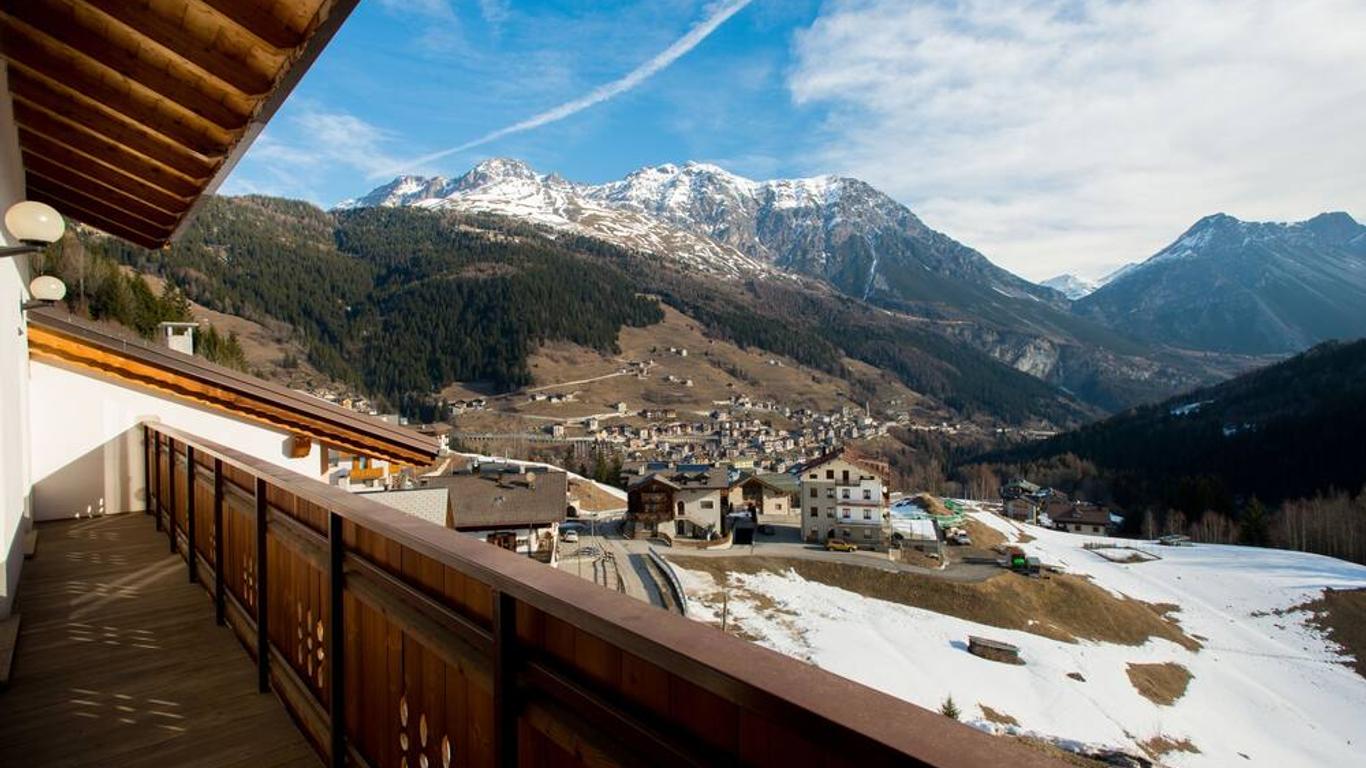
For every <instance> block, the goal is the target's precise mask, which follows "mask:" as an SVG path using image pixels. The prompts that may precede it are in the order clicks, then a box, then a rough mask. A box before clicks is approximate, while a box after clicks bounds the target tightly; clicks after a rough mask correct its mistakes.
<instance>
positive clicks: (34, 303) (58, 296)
mask: <svg viewBox="0 0 1366 768" xmlns="http://www.w3.org/2000/svg"><path fill="white" fill-rule="evenodd" d="M28 294H29V295H30V296H32V297H33V298H32V299H30V300H29V301H26V302H24V303H23V304H21V305H19V306H20V308H21V309H23V310H25V311H28V310H30V309H37V308H38V307H49V306H52V305H53V304H56V303H57V302H59V301H61V300H62V299H64V298H66V283H64V282H62V281H61V280H58V279H57V278H55V277H53V276H52V275H39V276H38V277H35V278H33V282H31V283H29V284H28Z"/></svg>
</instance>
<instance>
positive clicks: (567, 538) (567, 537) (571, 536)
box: [560, 529, 579, 544]
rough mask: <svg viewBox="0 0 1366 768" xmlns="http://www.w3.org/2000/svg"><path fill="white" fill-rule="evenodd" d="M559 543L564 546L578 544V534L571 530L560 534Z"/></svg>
mask: <svg viewBox="0 0 1366 768" xmlns="http://www.w3.org/2000/svg"><path fill="white" fill-rule="evenodd" d="M560 541H563V542H564V543H566V544H577V543H578V542H579V532H578V531H576V530H573V529H570V530H568V531H565V532H563V533H561V534H560Z"/></svg>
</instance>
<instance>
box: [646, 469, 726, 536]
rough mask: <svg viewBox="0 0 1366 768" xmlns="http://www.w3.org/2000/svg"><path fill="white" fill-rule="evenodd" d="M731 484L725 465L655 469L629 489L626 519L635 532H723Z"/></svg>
mask: <svg viewBox="0 0 1366 768" xmlns="http://www.w3.org/2000/svg"><path fill="white" fill-rule="evenodd" d="M731 485H732V482H731V470H729V469H727V468H725V467H706V466H702V467H698V466H687V465H679V466H678V467H677V468H676V469H675V470H674V471H673V472H669V473H664V472H655V473H653V474H650V475H648V476H646V477H643V478H641V479H640V480H637V481H636V482H635V483H634V484H632V485H631V487H630V488H629V489H628V491H627V511H626V519H627V520H628V521H630V522H631V523H632V524H633V525H634V526H635V528H636V531H637V532H638V533H645V532H649V533H657V532H659V531H660V530H663V531H664V532H666V533H668V534H670V535H672V536H682V537H686V538H701V539H707V538H714V537H715V536H720V535H724V533H725V522H724V521H725V519H726V515H727V514H728V513H729V512H730V489H731Z"/></svg>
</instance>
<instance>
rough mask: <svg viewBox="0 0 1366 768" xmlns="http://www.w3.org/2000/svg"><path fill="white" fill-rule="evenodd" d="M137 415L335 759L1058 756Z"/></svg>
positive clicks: (239, 620)
mask: <svg viewBox="0 0 1366 768" xmlns="http://www.w3.org/2000/svg"><path fill="white" fill-rule="evenodd" d="M144 430H145V433H146V437H147V440H146V443H145V446H146V447H145V450H146V454H147V463H146V472H147V477H146V480H147V485H146V487H147V496H148V498H147V509H148V510H149V512H150V513H152V514H154V515H155V517H156V524H157V526H158V528H159V529H163V530H165V532H166V534H167V541H168V546H169V547H170V549H171V550H172V551H174V552H177V553H179V554H181V556H182V557H185V558H186V561H187V566H188V567H187V571H188V574H189V578H190V580H191V581H198V582H202V583H203V584H204V585H205V588H206V590H207V591H208V592H209V593H210V594H211V595H212V596H213V599H214V602H215V607H216V615H217V620H218V621H219V623H220V624H224V625H226V626H228V627H230V628H231V629H232V631H234V632H235V633H236V635H237V636H238V638H239V639H241V641H242V643H243V645H244V646H245V647H246V649H247V650H248V652H249V653H250V654H251V656H252V657H253V658H254V659H255V660H256V662H257V667H258V670H259V675H258V681H259V687H260V690H261V691H262V692H267V691H271V690H273V691H274V692H275V693H276V694H277V695H278V696H279V697H280V699H281V700H282V701H283V702H284V703H285V705H286V707H287V708H288V709H289V711H290V712H291V714H292V715H293V716H294V718H295V720H296V721H297V723H298V724H299V726H300V728H301V729H302V730H303V732H304V733H305V734H306V735H307V736H308V738H309V739H310V740H311V742H312V743H313V744H314V746H315V747H316V748H317V750H318V752H319V754H320V755H322V756H323V757H324V758H325V759H327V760H329V761H330V763H331V764H332V765H337V766H340V765H345V764H348V763H349V764H351V765H356V766H376V767H378V766H400V767H412V768H418V767H419V766H420V767H421V768H437V767H438V766H439V767H440V768H448V767H449V766H484V765H498V766H512V765H521V766H561V765H564V766H569V765H575V766H580V765H581V766H588V765H593V766H610V765H649V766H671V765H754V766H782V767H783V768H791V766H794V765H828V766H843V765H848V766H855V765H858V766H880V765H912V766H914V765H936V766H974V765H984V764H990V763H998V764H1006V763H1009V764H1011V765H1014V766H1030V765H1055V763H1053V762H1052V761H1051V760H1049V759H1048V758H1046V757H1045V756H1043V755H1042V754H1041V753H1039V752H1037V751H1034V750H1030V749H1026V748H1023V747H1020V746H1019V745H1017V744H1015V743H1013V742H1010V741H1006V740H1001V739H997V738H994V737H991V736H988V735H986V734H982V733H979V732H977V731H975V730H972V729H970V728H968V727H966V726H963V725H960V724H958V723H956V722H952V721H950V720H948V719H947V718H943V717H941V716H939V715H938V714H935V713H931V712H929V711H927V710H924V709H921V708H919V707H915V706H913V705H911V704H908V703H906V702H903V701H900V700H898V699H894V698H891V697H889V696H886V695H884V694H881V693H878V692H876V691H874V690H872V689H869V688H865V687H863V686H860V685H858V684H856V683H853V682H851V681H848V680H845V679H843V678H839V677H836V676H834V675H830V674H828V673H826V672H823V671H821V670H820V669H817V668H815V667H813V666H811V665H808V664H804V663H802V662H799V661H796V660H793V659H789V658H787V657H784V656H782V655H780V654H777V653H774V652H772V651H769V650H767V649H764V648H761V647H758V646H756V645H753V644H750V643H747V642H745V641H742V640H739V639H737V638H734V637H731V636H729V635H726V634H724V633H722V632H720V631H718V630H716V629H715V628H712V627H708V626H705V625H702V624H698V623H695V622H692V621H689V620H688V619H685V618H683V617H681V616H677V615H674V614H670V613H667V612H664V611H661V610H659V609H657V608H654V607H651V606H649V605H646V604H644V603H640V602H637V601H635V600H632V599H631V598H629V597H627V596H625V595H621V594H617V593H613V592H610V591H607V590H604V589H601V588H600V587H597V586H596V585H594V584H591V583H588V582H586V581H583V580H581V579H578V578H575V577H574V576H572V575H569V574H564V573H560V572H558V571H556V570H554V569H552V568H550V567H548V566H546V565H543V564H540V563H536V562H531V561H528V560H527V559H526V558H521V557H517V556H515V555H513V554H512V553H509V552H506V551H504V550H502V549H500V548H498V547H492V546H489V545H487V544H484V543H482V542H478V541H475V540H473V539H470V538H468V537H465V536H462V535H460V534H457V533H455V532H454V531H450V530H447V529H444V528H441V527H439V526H435V525H432V524H431V523H429V522H426V521H423V520H418V519H416V518H413V517H410V516H408V515H405V514H403V513H401V512H398V511H396V510H392V509H390V508H388V507H385V506H382V505H380V504H378V503H375V502H372V501H370V500H368V499H365V498H364V497H363V496H358V495H354V494H350V493H347V492H345V491H341V490H339V489H336V488H333V487H331V486H328V485H326V484H323V483H320V482H317V481H315V480H312V479H309V478H305V477H303V476H300V475H297V474H295V473H292V472H290V471H288V470H285V469H283V468H281V467H278V466H276V465H274V464H271V463H270V462H267V461H264V460H262V459H259V458H256V457H253V456H248V455H245V454H242V453H239V452H237V451H234V450H232V449H230V448H227V447H225V446H222V445H218V444H216V443H214V442H212V441H209V440H205V439H202V438H199V437H196V436H194V435H190V434H186V433H183V432H180V431H178V430H175V429H172V428H169V427H165V426H162V425H156V424H148V425H146V426H144ZM189 553H193V554H192V555H191V554H189Z"/></svg>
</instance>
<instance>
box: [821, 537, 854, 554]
mask: <svg viewBox="0 0 1366 768" xmlns="http://www.w3.org/2000/svg"><path fill="white" fill-rule="evenodd" d="M825 549H826V551H828V552H857V551H858V546H857V545H856V544H854V543H853V542H852V541H845V540H844V539H826V541H825Z"/></svg>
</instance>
